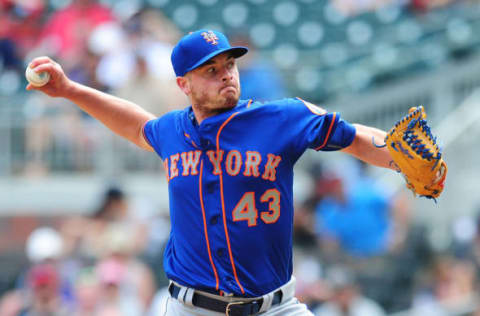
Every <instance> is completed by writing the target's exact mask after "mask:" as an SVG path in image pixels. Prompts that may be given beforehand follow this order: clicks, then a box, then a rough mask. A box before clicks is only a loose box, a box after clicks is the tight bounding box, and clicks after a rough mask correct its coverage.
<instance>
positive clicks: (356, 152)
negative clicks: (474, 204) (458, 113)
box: [27, 30, 446, 316]
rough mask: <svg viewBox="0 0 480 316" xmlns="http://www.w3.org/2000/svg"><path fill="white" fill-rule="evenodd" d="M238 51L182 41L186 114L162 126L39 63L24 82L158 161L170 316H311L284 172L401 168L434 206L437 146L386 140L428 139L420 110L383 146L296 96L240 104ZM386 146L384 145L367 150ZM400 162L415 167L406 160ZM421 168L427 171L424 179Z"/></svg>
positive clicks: (207, 34)
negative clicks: (358, 164)
mask: <svg viewBox="0 0 480 316" xmlns="http://www.w3.org/2000/svg"><path fill="white" fill-rule="evenodd" d="M247 51H248V49H247V48H246V47H232V46H230V44H229V42H228V39H227V38H226V37H225V36H224V35H223V34H222V33H220V32H217V31H211V30H199V31H196V32H193V33H190V34H189V35H186V36H184V37H183V38H182V39H181V40H180V41H179V42H178V44H177V45H176V46H175V48H174V49H173V52H172V55H171V62H172V65H173V69H174V71H175V74H176V76H177V79H176V80H177V84H178V87H179V88H180V89H181V90H182V91H183V92H184V93H185V94H186V95H187V96H188V97H189V99H190V102H191V106H189V107H187V108H185V109H183V110H179V111H173V112H170V113H167V114H166V115H164V116H162V117H159V118H156V117H154V116H153V115H152V114H150V113H148V112H146V111H144V110H143V109H142V108H141V107H139V106H138V105H135V104H133V103H130V102H128V101H126V100H123V99H120V98H117V97H114V96H112V95H108V94H105V93H102V92H99V91H97V90H94V89H91V88H89V87H86V86H83V85H80V84H78V83H75V82H73V81H71V80H70V79H69V78H67V77H66V75H65V74H64V72H63V71H62V68H61V66H60V65H59V64H57V63H56V62H54V61H53V60H51V59H50V58H48V57H39V58H36V59H34V60H33V61H32V63H31V64H30V67H32V68H33V69H34V71H35V72H37V73H40V72H43V71H45V72H48V73H49V74H50V81H49V82H48V83H47V84H46V85H44V86H42V87H35V86H33V85H31V84H30V85H28V86H27V90H33V89H35V90H40V91H42V92H44V93H46V94H48V95H50V96H52V97H64V98H67V99H69V100H71V101H72V102H73V103H75V104H77V105H78V106H79V107H80V108H81V109H82V110H84V111H85V112H87V113H88V114H90V115H91V116H93V117H94V118H96V119H98V120H99V121H101V122H102V123H103V124H105V125H106V126H107V127H108V128H110V129H111V130H112V131H113V132H115V133H117V134H118V135H120V136H123V137H125V138H126V139H128V140H130V141H131V142H133V143H135V144H136V145H138V146H139V147H141V148H143V149H145V150H148V151H152V152H155V153H156V154H157V155H158V156H160V158H161V159H162V160H163V164H164V167H165V174H166V177H167V181H168V188H169V198H170V216H171V222H172V228H171V234H170V239H169V241H168V245H167V248H166V251H165V264H164V268H165V272H166V274H167V276H168V278H169V279H170V280H171V283H170V286H169V289H168V291H169V293H170V297H169V299H168V301H167V306H166V315H168V316H174V315H175V316H191V315H199V316H200V315H230V316H240V315H242V316H246V315H257V314H259V313H262V315H267V316H277V315H278V316H280V315H312V313H311V312H309V311H308V310H307V308H306V306H305V305H304V304H301V303H299V302H298V301H297V299H296V298H295V296H294V287H295V279H294V278H293V277H292V224H293V196H292V185H293V166H294V164H295V162H296V161H297V160H298V158H299V157H300V156H301V155H302V154H303V152H304V151H305V150H306V149H307V148H312V149H314V150H317V151H333V150H341V151H343V152H345V153H347V154H350V155H352V156H354V157H356V158H358V159H361V160H363V161H365V162H367V163H370V164H372V165H376V166H379V167H384V168H391V169H394V170H397V171H398V170H400V171H402V173H403V174H404V176H405V177H406V178H407V183H410V184H411V183H413V182H414V181H408V179H409V177H410V174H409V173H415V172H422V173H423V174H424V177H423V178H421V179H420V180H415V183H417V182H418V183H422V185H423V186H436V187H435V190H436V191H435V192H436V193H435V194H436V195H434V194H433V193H432V194H431V195H429V193H428V192H429V191H422V192H427V193H422V195H426V196H429V197H436V196H438V194H439V193H440V192H441V188H443V181H444V179H445V175H446V165H445V164H444V163H443V161H442V160H441V154H440V152H439V150H438V148H437V149H436V152H434V151H435V146H433V147H432V146H431V145H430V147H428V146H427V147H426V145H425V144H426V142H427V141H428V139H430V142H432V143H433V142H434V138H433V137H431V138H428V137H426V138H425V140H424V145H423V147H421V148H420V149H419V147H418V146H421V145H420V143H419V142H417V143H416V144H417V145H418V146H417V147H416V148H415V149H413V148H412V147H411V146H413V145H412V142H408V140H407V141H404V140H402V136H400V137H399V139H393V136H394V135H397V134H402V135H406V134H407V133H410V134H408V135H410V136H409V137H413V134H415V133H422V131H423V133H425V131H427V132H428V133H430V131H429V129H428V126H426V125H425V124H424V123H422V122H424V117H419V115H418V113H419V110H417V112H415V113H416V114H415V115H416V116H415V115H410V118H404V119H403V121H409V122H410V124H409V127H408V126H407V127H405V128H404V129H402V130H401V131H397V132H395V133H394V132H393V131H392V132H391V133H389V135H390V136H389V137H387V133H385V132H384V131H381V130H378V129H376V128H372V127H367V126H363V125H359V124H350V123H348V122H347V121H345V120H343V119H342V118H341V117H340V114H338V113H331V112H328V111H326V110H324V109H322V108H320V107H317V106H315V105H313V104H311V103H309V102H307V101H304V100H302V99H299V98H293V99H284V100H277V101H271V102H267V103H259V102H256V101H255V100H239V96H240V85H239V74H238V69H237V65H236V59H237V58H239V57H241V56H242V55H244V54H246V53H247ZM422 124H423V125H422ZM397 127H398V125H397ZM427 129H428V130H427ZM427 136H428V135H427ZM430 136H431V134H430ZM387 139H388V143H387V146H384V147H382V146H378V145H375V144H381V143H384V142H385V141H386V140H387ZM417 139H420V138H419V137H418V138H417ZM395 142H397V143H398V144H397V143H395ZM392 143H393V144H394V145H393V146H392V145H391V144H392ZM400 148H401V149H400ZM419 150H420V154H418V155H417V152H418V151H419ZM393 153H398V154H393ZM407 154H409V155H410V156H411V157H413V158H412V159H410V158H404V157H405V156H406V155H407ZM422 155H423V158H422ZM396 156H399V157H400V158H399V159H410V160H411V161H412V162H415V161H416V160H414V159H419V160H421V159H423V160H424V161H425V163H424V164H422V165H421V168H420V167H419V168H415V166H416V165H415V163H412V164H409V166H410V167H409V168H407V169H408V172H407V171H404V170H402V166H403V165H404V163H403V162H401V163H398V162H397V160H395V157H396ZM417 156H419V158H418V157H417ZM428 161H431V164H430V165H428V168H426V167H425V166H427V163H426V162H428ZM424 167H425V168H424ZM430 167H432V168H431V170H430ZM427 169H428V172H430V173H433V174H434V175H433V176H432V177H431V178H430V179H427V176H425V174H426V173H427V171H425V170H427ZM440 169H441V170H440ZM410 187H412V186H410ZM439 188H440V189H439Z"/></svg>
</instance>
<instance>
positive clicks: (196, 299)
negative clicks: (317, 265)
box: [168, 283, 282, 316]
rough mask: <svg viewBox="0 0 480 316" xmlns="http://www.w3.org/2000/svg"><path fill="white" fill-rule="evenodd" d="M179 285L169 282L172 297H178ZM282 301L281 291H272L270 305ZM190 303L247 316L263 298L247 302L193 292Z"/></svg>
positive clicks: (260, 303) (229, 313)
mask: <svg viewBox="0 0 480 316" xmlns="http://www.w3.org/2000/svg"><path fill="white" fill-rule="evenodd" d="M180 289H181V287H179V286H177V285H175V284H174V283H170V286H169V287H168V292H170V295H172V297H173V298H176V299H177V298H178V294H179V293H180ZM281 301H282V291H281V290H278V291H276V292H275V293H273V300H272V306H273V305H276V304H280V302H281ZM192 304H193V306H196V307H201V308H205V309H208V310H211V311H215V312H220V313H224V314H225V315H227V316H248V315H255V314H256V313H258V312H259V311H260V308H261V307H262V304H263V298H259V299H258V300H253V301H249V302H230V303H229V302H225V301H222V300H218V299H215V298H212V297H209V296H205V295H202V294H200V293H197V292H194V293H193V297H192Z"/></svg>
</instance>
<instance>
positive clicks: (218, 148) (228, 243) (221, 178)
mask: <svg viewBox="0 0 480 316" xmlns="http://www.w3.org/2000/svg"><path fill="white" fill-rule="evenodd" d="M237 114H238V112H235V113H233V114H232V115H230V117H229V118H228V119H227V120H226V121H225V122H223V124H222V125H221V126H220V128H219V129H218V132H217V157H218V153H219V152H220V133H221V132H222V130H223V128H224V127H225V125H227V124H228V122H230V120H231V119H232V118H233V117H234V116H235V115H237ZM219 177H220V198H221V201H222V215H223V228H224V229H225V238H226V239H227V246H228V254H229V256H230V262H231V263H232V270H233V275H234V276H235V281H237V284H238V286H239V287H240V290H241V291H242V294H245V290H244V289H243V286H242V285H241V284H240V281H239V280H238V276H237V269H236V268H235V262H234V260H233V255H232V247H231V246H230V238H229V237H228V230H227V217H226V216H225V199H224V197H223V176H222V173H220V175H219Z"/></svg>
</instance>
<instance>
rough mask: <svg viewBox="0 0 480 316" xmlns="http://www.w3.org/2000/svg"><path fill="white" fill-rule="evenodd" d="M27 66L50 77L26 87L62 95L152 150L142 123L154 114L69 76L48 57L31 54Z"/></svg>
mask: <svg viewBox="0 0 480 316" xmlns="http://www.w3.org/2000/svg"><path fill="white" fill-rule="evenodd" d="M30 66H31V67H32V68H33V69H34V71H36V72H42V71H47V72H48V73H49V74H50V81H49V82H48V83H47V84H46V85H44V86H42V87H34V86H33V85H31V84H29V85H28V86H27V90H38V91H41V92H43V93H45V94H47V95H49V96H51V97H63V98H65V99H68V100H70V101H72V102H73V103H75V104H76V105H77V106H78V107H79V108H80V109H82V110H83V111H85V112H86V113H88V114H89V115H91V116H92V117H94V118H95V119H97V120H99V121H100V122H102V123H103V124H104V125H105V126H107V127H108V128H109V129H110V130H112V131H113V132H114V133H115V134H118V135H120V136H122V137H124V138H126V139H128V140H129V141H131V142H132V143H134V144H136V145H137V146H139V147H140V148H143V149H145V150H148V151H153V148H152V147H151V146H150V145H149V144H148V142H147V141H146V140H145V137H144V135H143V126H144V125H145V123H146V122H147V121H149V120H151V119H154V118H155V116H154V115H153V114H151V113H149V112H147V111H145V110H144V109H142V108H141V107H140V106H138V105H136V104H134V103H132V102H129V101H127V100H124V99H121V98H117V97H115V96H112V95H109V94H107V93H103V92H101V91H98V90H95V89H92V88H90V87H87V86H84V85H81V84H79V83H77V82H74V81H72V80H70V79H69V78H68V77H67V76H66V75H65V73H64V72H63V69H62V67H61V66H60V65H59V64H58V63H56V62H55V61H53V60H52V59H50V58H49V57H38V58H35V59H34V60H33V61H32V62H31V63H30Z"/></svg>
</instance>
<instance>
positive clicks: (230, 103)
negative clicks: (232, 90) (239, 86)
mask: <svg viewBox="0 0 480 316" xmlns="http://www.w3.org/2000/svg"><path fill="white" fill-rule="evenodd" d="M238 100H239V96H238V95H236V94H235V95H227V96H225V102H224V104H225V108H233V107H235V106H236V105H237V103H238Z"/></svg>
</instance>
